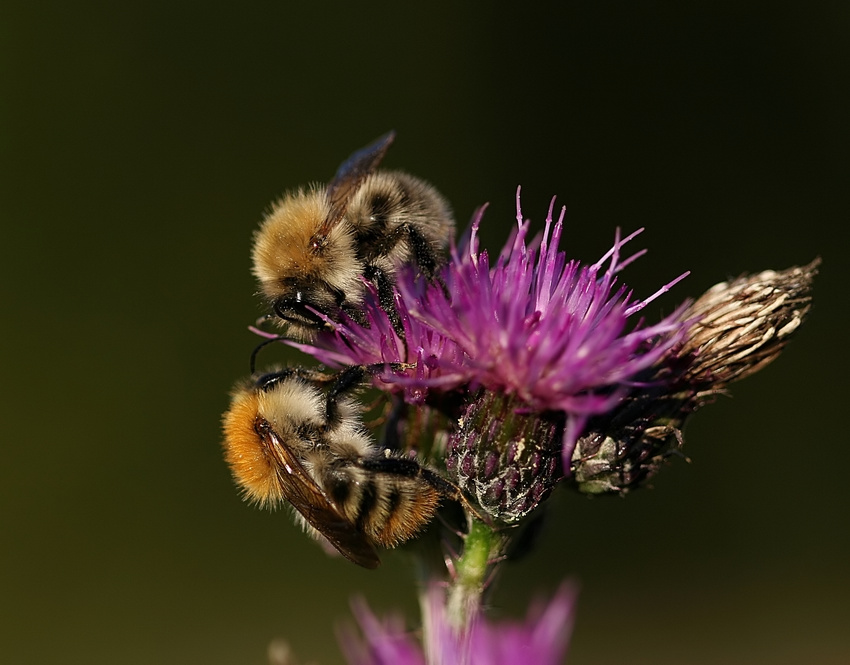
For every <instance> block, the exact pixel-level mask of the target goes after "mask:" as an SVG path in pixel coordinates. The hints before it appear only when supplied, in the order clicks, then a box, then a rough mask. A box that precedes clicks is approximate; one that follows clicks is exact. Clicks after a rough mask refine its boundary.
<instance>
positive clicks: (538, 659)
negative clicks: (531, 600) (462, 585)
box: [340, 584, 576, 665]
mask: <svg viewBox="0 0 850 665" xmlns="http://www.w3.org/2000/svg"><path fill="white" fill-rule="evenodd" d="M575 595H576V592H575V589H574V588H573V587H572V586H570V585H566V584H565V585H562V586H561V588H560V589H559V590H558V591H557V592H556V594H555V596H554V597H553V598H552V600H551V601H550V602H549V603H548V604H546V603H542V602H537V603H535V604H534V605H532V607H531V608H530V610H529V612H528V615H527V617H526V620H525V621H524V622H513V621H501V622H492V621H488V620H487V619H485V618H484V616H483V615H481V614H478V615H476V616H475V617H472V618H471V621H470V622H469V624H468V628H467V629H466V630H458V629H457V628H455V627H454V626H453V625H452V623H451V621H450V617H449V616H448V614H447V612H446V609H445V607H446V597H445V593H444V591H443V590H442V589H441V588H440V587H439V586H437V585H432V586H431V587H430V588H429V590H428V591H427V593H426V594H425V596H424V598H423V602H422V609H423V617H424V626H423V635H422V643H421V644H420V642H419V641H418V640H417V639H415V637H414V636H413V634H411V633H410V632H408V631H406V630H405V629H404V624H403V621H401V620H400V619H399V618H398V617H390V618H387V619H384V620H383V621H382V620H380V619H378V618H377V617H375V615H374V614H373V613H372V612H371V610H370V609H369V608H368V607H367V606H366V604H365V603H364V602H363V601H357V602H355V603H354V607H353V609H354V613H355V616H356V617H357V621H358V623H359V625H360V630H361V631H362V637H361V636H360V635H358V634H357V633H356V632H355V631H353V630H346V631H344V632H343V633H342V635H341V640H340V641H341V643H342V647H343V650H344V652H345V655H346V658H347V660H348V662H349V663H351V665H514V664H515V663H534V664H535V665H550V664H551V665H557V664H558V663H561V662H562V661H563V658H564V655H565V652H566V649H567V645H568V643H569V639H570V633H571V632H572V626H573V620H574V605H575Z"/></svg>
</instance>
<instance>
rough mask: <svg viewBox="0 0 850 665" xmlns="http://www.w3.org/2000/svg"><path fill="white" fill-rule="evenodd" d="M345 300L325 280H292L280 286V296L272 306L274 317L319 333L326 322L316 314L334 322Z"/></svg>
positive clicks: (343, 296)
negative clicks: (325, 316)
mask: <svg viewBox="0 0 850 665" xmlns="http://www.w3.org/2000/svg"><path fill="white" fill-rule="evenodd" d="M345 300H346V297H345V292H344V291H342V290H341V289H339V288H337V287H335V286H333V285H332V284H329V283H328V282H325V281H324V280H317V281H313V282H308V281H305V280H301V279H292V280H286V283H285V284H284V283H282V284H280V288H279V295H278V296H277V297H276V298H275V299H274V300H273V301H272V303H271V305H272V309H273V310H274V313H275V314H277V315H278V316H279V317H280V318H281V319H283V320H284V321H286V322H287V323H291V324H294V325H296V326H304V327H306V328H314V329H317V330H318V329H320V328H322V327H324V325H325V322H324V320H323V319H322V317H321V316H319V314H318V313H317V312H321V313H322V314H325V315H327V316H329V317H331V318H334V316H335V315H336V314H337V313H338V312H339V311H340V309H341V308H342V305H343V303H345Z"/></svg>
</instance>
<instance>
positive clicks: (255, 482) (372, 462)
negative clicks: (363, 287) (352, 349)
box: [224, 368, 454, 568]
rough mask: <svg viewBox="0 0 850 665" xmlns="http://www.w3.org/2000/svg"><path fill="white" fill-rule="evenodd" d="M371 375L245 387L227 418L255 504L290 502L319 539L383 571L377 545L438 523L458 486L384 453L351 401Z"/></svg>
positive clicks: (296, 375)
mask: <svg viewBox="0 0 850 665" xmlns="http://www.w3.org/2000/svg"><path fill="white" fill-rule="evenodd" d="M363 371H364V370H363V368H351V369H350V370H346V372H343V373H342V374H341V375H340V378H339V379H335V380H334V383H333V385H332V386H331V388H330V390H329V391H327V393H326V392H325V391H324V390H323V389H322V384H324V383H329V382H330V381H329V380H328V377H326V376H325V375H321V374H319V373H317V372H311V371H309V370H300V369H297V370H296V369H289V370H283V371H279V372H273V373H270V374H265V375H263V376H259V377H254V378H252V379H251V380H250V381H245V382H242V383H240V384H238V385H237V386H236V388H235V389H234V391H233V395H232V403H231V406H230V409H229V410H228V412H227V413H226V414H225V416H224V435H225V441H224V447H225V457H226V459H227V462H228V464H229V465H230V468H231V471H232V473H233V476H234V479H235V480H236V482H237V484H238V485H239V486H240V487H241V488H242V490H243V493H244V495H245V497H246V498H247V499H249V500H251V501H254V502H256V503H259V504H260V505H263V506H276V505H278V504H280V503H283V502H288V503H290V504H291V505H292V506H293V507H294V508H295V510H296V512H297V518H298V520H299V521H300V522H301V524H302V525H303V526H304V527H305V528H306V530H307V531H308V532H309V533H310V534H311V535H313V536H314V537H316V538H319V539H321V538H322V537H324V538H325V539H327V540H328V541H329V542H330V543H331V545H333V546H334V547H335V548H336V549H337V550H338V551H339V552H340V553H342V554H343V555H344V556H345V557H346V558H348V559H350V560H351V561H353V562H355V563H357V564H359V565H361V566H365V567H367V568H374V567H375V566H377V565H378V564H379V562H380V559H379V558H378V555H377V553H376V551H375V546H376V545H378V546H381V547H395V546H396V545H399V544H400V543H402V542H404V541H406V540H408V539H410V538H411V537H412V536H413V535H415V534H416V533H417V532H418V531H420V530H421V529H422V528H423V527H424V526H425V525H427V523H428V522H430V520H431V519H432V518H433V516H434V514H435V512H436V511H437V508H438V506H439V504H440V501H441V499H442V498H443V497H446V496H451V495H452V494H453V489H454V488H453V486H452V485H451V484H449V483H448V482H447V481H444V480H443V479H442V478H439V476H437V475H436V474H434V473H433V472H431V471H429V470H428V469H425V468H424V467H422V466H420V465H419V464H418V463H417V462H416V461H415V460H411V459H408V458H402V457H399V456H397V455H394V454H392V453H390V451H388V450H386V451H384V450H381V449H379V448H378V447H377V446H376V445H375V444H374V442H373V441H372V440H371V438H370V437H369V436H368V434H367V432H366V430H365V429H364V428H363V426H362V424H361V422H360V413H359V408H358V406H357V403H356V401H355V400H354V399H352V398H351V397H350V396H349V395H347V394H345V393H347V392H348V391H350V390H351V389H352V388H353V387H355V386H356V385H358V384H359V382H360V378H361V376H362V372H363Z"/></svg>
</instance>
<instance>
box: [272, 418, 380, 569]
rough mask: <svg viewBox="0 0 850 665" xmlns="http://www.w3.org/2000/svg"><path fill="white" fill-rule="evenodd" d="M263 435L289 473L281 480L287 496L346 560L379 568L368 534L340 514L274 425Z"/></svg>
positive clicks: (367, 566)
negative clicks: (275, 431) (275, 429)
mask: <svg viewBox="0 0 850 665" xmlns="http://www.w3.org/2000/svg"><path fill="white" fill-rule="evenodd" d="M263 436H264V437H268V439H269V441H267V443H268V444H269V446H268V450H273V451H274V454H275V455H276V456H277V457H278V460H279V461H280V463H281V469H282V472H283V473H285V474H286V477H285V478H283V482H282V483H281V486H282V489H283V496H284V498H285V499H286V500H287V501H289V503H291V504H292V506H293V507H294V508H295V510H297V511H298V512H299V513H301V515H303V516H304V519H305V520H307V523H308V524H310V526H312V527H313V528H314V529H316V531H318V532H319V533H321V534H322V535H323V536H324V537H325V538H327V539H328V542H330V543H331V545H333V546H334V547H335V548H336V549H337V550H339V553H340V554H342V555H343V556H344V557H345V558H346V559H348V560H349V561H352V562H354V563H356V564H357V565H359V566H363V567H364V568H377V567H378V565H379V564H380V563H381V560H380V558H378V554H377V552H376V551H375V548H374V546H373V545H372V543H371V542H370V541H369V540H368V539H367V538H366V536H364V535H363V534H362V533H361V532H359V531H358V530H357V529H356V528H355V526H354V525H353V524H352V523H351V522H350V521H349V520H347V519H346V518H345V516H344V515H343V514H342V513H340V511H339V509H338V508H337V507H336V504H334V502H333V501H331V500H330V498H328V496H327V494H325V492H324V491H323V490H322V488H321V487H319V486H318V485H317V484H316V483H315V482H314V481H313V479H312V478H311V477H310V475H309V474H308V473H307V471H306V470H305V469H304V467H303V466H302V465H301V462H299V461H298V459H297V458H296V457H295V455H293V454H292V451H291V450H290V449H289V448H288V447H287V446H285V445H284V444H283V442H282V441H281V440H280V439H279V438H278V436H277V434H275V433H274V431H273V430H272V429H271V428H269V429H267V430H266V431H265V432H263Z"/></svg>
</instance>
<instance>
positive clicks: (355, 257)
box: [253, 132, 455, 339]
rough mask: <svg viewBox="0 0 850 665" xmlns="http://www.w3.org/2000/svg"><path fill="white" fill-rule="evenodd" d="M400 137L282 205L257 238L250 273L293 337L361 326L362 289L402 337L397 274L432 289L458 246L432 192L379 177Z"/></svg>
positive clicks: (447, 214) (442, 203) (405, 178)
mask: <svg viewBox="0 0 850 665" xmlns="http://www.w3.org/2000/svg"><path fill="white" fill-rule="evenodd" d="M394 138H395V133H394V132H389V133H388V134H386V135H384V136H382V137H381V138H379V139H378V140H377V141H375V142H374V143H372V144H370V145H368V146H366V147H365V148H362V149H360V150H358V151H357V152H355V153H354V154H352V155H351V156H350V157H349V158H348V159H347V160H346V161H345V162H343V164H342V165H341V166H340V167H339V169H338V170H337V172H336V175H335V176H334V177H333V179H332V180H331V181H330V182H329V183H328V184H327V185H326V186H322V185H312V186H310V187H308V188H306V189H299V190H297V191H295V192H292V193H289V194H287V195H285V196H284V197H283V198H282V199H281V200H279V201H278V202H276V203H275V204H274V205H273V206H272V209H271V212H269V214H268V215H267V216H266V217H265V219H264V220H263V222H262V224H261V226H260V228H259V230H258V231H257V233H256V234H255V238H254V248H253V271H254V275H255V277H256V278H257V280H258V282H259V284H260V290H261V293H262V295H263V297H264V298H265V300H266V301H267V303H268V304H269V306H270V308H271V310H272V311H273V312H274V313H275V314H276V315H277V316H278V317H280V319H281V320H282V321H283V322H284V323H285V324H287V326H286V327H287V334H289V335H290V336H293V337H297V338H299V339H309V338H310V337H311V336H312V334H313V333H314V332H315V331H316V330H318V329H321V328H322V327H324V325H325V320H324V319H323V318H322V315H324V316H326V317H328V318H329V319H332V320H334V319H336V318H337V317H338V316H339V314H340V313H341V312H345V313H346V314H348V315H349V316H351V317H353V318H354V319H355V320H359V318H360V317H361V312H360V308H361V303H362V301H363V298H364V296H365V294H366V286H365V284H364V282H363V280H367V281H368V282H371V283H372V284H374V286H375V288H376V290H377V293H378V298H379V301H380V304H381V307H382V308H383V309H384V311H385V312H387V315H388V316H389V317H390V320H391V322H392V324H393V326H394V327H395V329H396V331H397V332H399V333H400V336H402V337H403V333H402V329H401V323H400V321H399V317H398V314H397V313H396V311H395V308H394V306H393V286H394V284H395V277H396V273H397V271H398V269H399V267H400V266H403V265H414V266H415V267H416V268H417V269H418V270H419V272H420V273H421V274H422V275H424V276H425V277H426V278H429V279H433V278H434V277H435V276H436V275H437V272H438V270H439V268H440V266H441V265H443V263H444V262H445V259H444V253H445V249H446V247H447V246H448V243H449V242H450V240H451V238H452V237H453V236H454V229H455V224H454V218H453V215H452V212H451V209H450V208H449V205H448V203H447V202H446V200H445V199H444V198H443V197H442V196H441V195H440V194H439V193H438V192H437V190H435V189H434V188H433V187H432V186H431V185H429V184H428V183H426V182H425V181H423V180H420V179H419V178H415V177H413V176H411V175H408V174H406V173H402V172H398V171H377V170H376V169H377V167H378V165H379V164H380V163H381V161H382V159H383V158H384V155H385V154H386V152H387V150H388V148H389V147H390V144H391V143H392V141H393V139H394Z"/></svg>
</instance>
